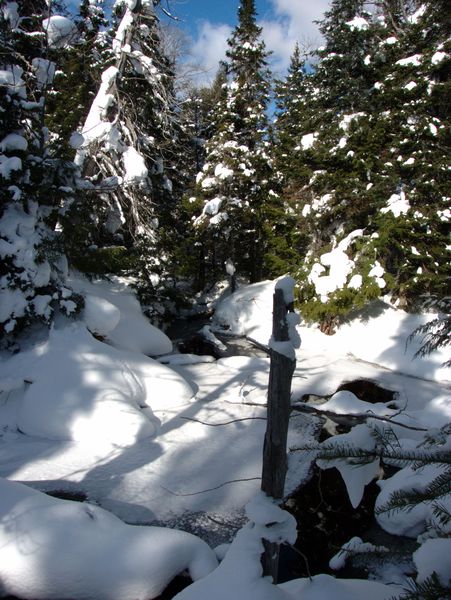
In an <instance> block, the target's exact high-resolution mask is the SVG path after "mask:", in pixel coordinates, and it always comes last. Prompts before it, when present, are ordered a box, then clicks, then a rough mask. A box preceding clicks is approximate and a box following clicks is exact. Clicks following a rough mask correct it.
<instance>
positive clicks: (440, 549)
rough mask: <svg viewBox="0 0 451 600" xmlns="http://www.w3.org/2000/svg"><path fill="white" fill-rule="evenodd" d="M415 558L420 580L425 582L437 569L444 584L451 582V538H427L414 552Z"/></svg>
mask: <svg viewBox="0 0 451 600" xmlns="http://www.w3.org/2000/svg"><path fill="white" fill-rule="evenodd" d="M413 560H414V563H415V566H416V568H417V570H418V576H417V581H418V582H420V583H421V582H423V581H424V580H425V579H427V578H428V577H430V576H431V575H432V573H433V572H434V571H435V573H437V575H438V578H439V580H440V582H441V583H442V584H443V585H450V584H451V539H449V538H436V539H430V540H426V541H425V542H424V544H422V545H421V546H420V547H419V548H418V550H417V551H416V552H414V553H413Z"/></svg>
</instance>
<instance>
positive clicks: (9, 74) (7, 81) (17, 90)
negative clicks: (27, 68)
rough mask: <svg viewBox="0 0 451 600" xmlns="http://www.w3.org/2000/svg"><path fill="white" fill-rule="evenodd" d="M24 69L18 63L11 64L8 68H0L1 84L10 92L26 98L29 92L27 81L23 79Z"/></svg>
mask: <svg viewBox="0 0 451 600" xmlns="http://www.w3.org/2000/svg"><path fill="white" fill-rule="evenodd" d="M22 75H23V69H21V68H20V67H19V66H17V65H11V66H10V67H9V68H8V69H5V70H3V69H0V85H2V86H5V87H6V89H7V90H8V94H11V95H17V96H18V97H19V98H23V99H24V100H26V98H27V92H26V88H25V81H24V80H23V79H22Z"/></svg>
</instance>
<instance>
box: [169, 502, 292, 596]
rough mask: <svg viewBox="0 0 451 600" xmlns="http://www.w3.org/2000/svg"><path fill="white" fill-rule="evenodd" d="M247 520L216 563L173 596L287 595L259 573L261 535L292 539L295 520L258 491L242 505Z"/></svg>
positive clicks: (275, 538)
mask: <svg viewBox="0 0 451 600" xmlns="http://www.w3.org/2000/svg"><path fill="white" fill-rule="evenodd" d="M246 513H247V516H248V518H249V520H250V522H249V523H248V524H247V525H245V526H244V527H243V528H242V529H241V530H240V531H239V532H238V534H237V535H236V536H235V539H234V540H233V542H232V545H231V546H230V548H229V550H228V552H227V554H226V555H225V558H224V559H223V560H222V562H221V563H220V565H219V567H218V568H217V569H215V570H214V571H213V572H212V573H210V574H209V575H207V577H205V578H204V579H201V580H200V581H198V582H196V583H194V584H193V585H191V586H189V587H188V588H186V589H185V590H183V591H182V592H180V593H179V594H177V595H176V596H175V599H176V600H204V599H205V600H207V599H212V598H214V599H215V600H230V598H233V599H234V600H290V598H291V596H290V595H289V594H288V593H287V592H285V591H283V590H282V589H281V588H280V587H276V586H274V585H273V584H272V583H271V582H270V579H269V578H263V577H262V571H263V570H262V566H261V562H260V557H261V554H262V551H263V544H262V538H264V539H267V540H269V541H274V542H275V541H279V542H280V541H285V540H286V541H289V542H290V543H294V542H295V540H296V521H295V519H294V517H292V516H291V515H290V514H289V513H287V512H285V511H282V510H281V509H280V508H278V507H277V506H276V505H274V504H273V503H272V501H271V500H270V499H268V498H266V497H265V496H264V495H263V494H262V493H261V492H260V493H259V494H258V495H257V496H256V497H255V498H254V499H252V500H251V501H250V502H249V503H248V505H247V506H246Z"/></svg>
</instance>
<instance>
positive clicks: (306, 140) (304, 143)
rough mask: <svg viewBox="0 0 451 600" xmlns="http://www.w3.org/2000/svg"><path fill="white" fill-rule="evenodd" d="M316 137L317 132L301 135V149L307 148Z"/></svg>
mask: <svg viewBox="0 0 451 600" xmlns="http://www.w3.org/2000/svg"><path fill="white" fill-rule="evenodd" d="M317 137H318V134H317V133H307V134H306V135H303V136H302V138H301V147H302V149H303V150H309V149H310V148H311V147H312V146H313V144H314V143H315V142H316V139H317Z"/></svg>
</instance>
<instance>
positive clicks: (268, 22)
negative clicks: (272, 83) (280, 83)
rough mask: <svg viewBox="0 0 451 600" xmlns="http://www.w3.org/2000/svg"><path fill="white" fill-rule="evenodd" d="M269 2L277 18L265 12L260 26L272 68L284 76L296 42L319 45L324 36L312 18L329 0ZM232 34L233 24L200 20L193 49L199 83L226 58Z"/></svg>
mask: <svg viewBox="0 0 451 600" xmlns="http://www.w3.org/2000/svg"><path fill="white" fill-rule="evenodd" d="M270 3H271V5H272V12H273V14H274V18H270V17H269V16H267V15H265V18H264V19H260V20H259V25H260V26H261V27H263V38H264V40H265V43H266V46H267V48H268V50H271V51H272V52H273V55H272V57H271V68H272V70H273V71H274V73H275V74H276V75H281V74H282V73H283V72H284V71H285V70H286V68H287V67H288V65H289V62H290V56H291V54H292V52H293V49H294V45H295V43H296V42H299V43H300V44H301V47H302V46H306V47H309V46H310V49H314V48H315V47H316V46H319V45H320V42H321V36H320V33H319V31H318V26H317V25H316V24H315V23H313V21H314V20H319V19H321V18H322V16H323V14H324V11H325V10H327V9H328V7H329V6H330V0H315V1H314V2H312V1H307V0H270ZM231 33H232V27H231V26H230V25H226V24H224V23H213V22H211V21H208V20H203V21H201V22H200V23H199V25H198V31H197V36H196V38H195V40H194V43H193V45H192V47H191V52H190V54H191V59H192V61H193V62H194V64H195V65H197V66H198V69H197V70H198V71H199V73H198V74H196V75H195V77H194V79H195V81H196V82H197V83H198V84H208V83H209V82H211V81H212V80H213V79H214V77H215V75H216V72H217V69H218V64H219V61H220V60H223V59H224V58H225V52H226V50H227V39H228V38H229V37H230V35H231ZM200 71H201V72H200Z"/></svg>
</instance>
